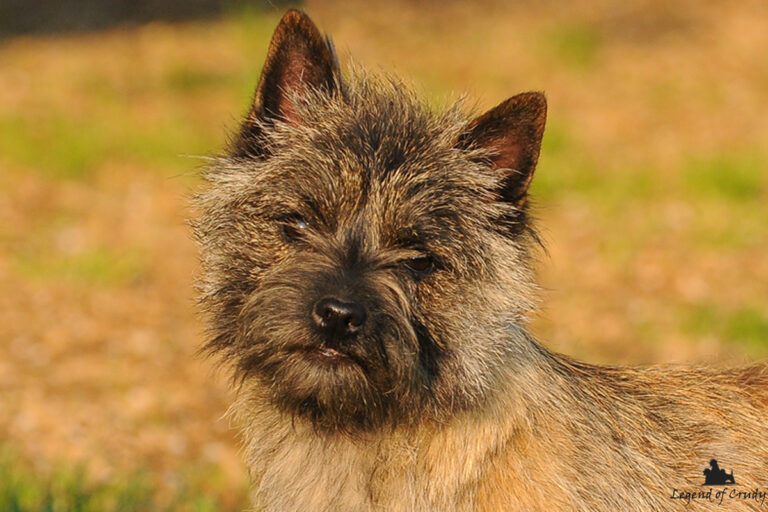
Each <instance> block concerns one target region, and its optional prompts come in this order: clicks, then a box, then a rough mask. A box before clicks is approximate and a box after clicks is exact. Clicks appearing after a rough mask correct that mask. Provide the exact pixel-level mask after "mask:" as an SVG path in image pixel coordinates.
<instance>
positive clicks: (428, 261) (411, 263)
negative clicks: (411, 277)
mask: <svg viewBox="0 0 768 512" xmlns="http://www.w3.org/2000/svg"><path fill="white" fill-rule="evenodd" d="M403 265H405V268H407V269H408V270H411V271H413V272H416V273H417V274H426V273H428V272H431V271H432V269H434V268H435V262H434V260H433V259H432V256H430V255H428V254H424V255H421V256H416V257H414V258H408V259H407V260H405V261H404V262H403Z"/></svg>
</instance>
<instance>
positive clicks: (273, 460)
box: [249, 436, 471, 512]
mask: <svg viewBox="0 0 768 512" xmlns="http://www.w3.org/2000/svg"><path fill="white" fill-rule="evenodd" d="M291 437H292V438H290V440H289V438H288V437H282V438H281V440H280V442H276V443H269V444H267V443H263V444H261V445H260V447H259V448H257V449H256V451H258V452H259V453H254V452H252V453H251V454H250V455H251V457H249V458H250V460H252V461H254V464H253V465H252V468H251V469H252V472H253V474H254V477H255V481H256V483H257V485H256V489H255V492H256V496H255V498H256V502H257V503H258V504H259V506H261V507H262V508H263V509H264V510H265V512H272V511H280V512H284V511H292V510H312V511H334V512H347V511H349V512H353V511H354V512H368V511H370V512H374V511H377V512H378V511H384V510H386V511H390V512H400V511H402V512H419V511H427V510H462V506H461V502H462V501H464V499H466V496H465V497H462V492H461V490H462V487H463V485H462V481H463V480H464V478H466V475H467V472H468V469H469V468H468V467H467V458H466V456H465V455H464V454H461V453H449V452H447V451H446V452H443V453H439V454H433V453H430V452H429V450H425V449H424V448H417V447H416V446H415V445H413V444H411V443H409V442H406V441H405V440H395V441H393V440H388V442H387V443H360V442H353V441H349V440H340V441H333V442H329V441H327V440H323V441H320V440H318V439H317V438H313V436H307V437H300V436H291ZM432 455H439V456H440V457H441V458H444V459H450V460H451V461H452V462H450V463H448V464H446V463H445V461H440V462H438V461H436V460H434V457H433V456H432ZM256 461H258V462H256ZM435 468H440V470H439V473H438V472H437V471H436V470H435ZM470 472H471V471H470Z"/></svg>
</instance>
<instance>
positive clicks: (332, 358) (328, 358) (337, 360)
mask: <svg viewBox="0 0 768 512" xmlns="http://www.w3.org/2000/svg"><path fill="white" fill-rule="evenodd" d="M300 352H301V353H302V354H303V355H304V357H306V358H307V359H310V360H311V361H313V362H316V363H319V364H333V365H339V364H358V365H359V364H360V362H359V361H358V358H357V357H355V356H354V355H352V354H350V353H349V352H347V351H346V350H343V349H341V348H334V347H329V346H328V345H325V344H323V345H319V346H316V347H311V348H304V349H302V350H300Z"/></svg>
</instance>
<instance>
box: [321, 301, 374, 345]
mask: <svg viewBox="0 0 768 512" xmlns="http://www.w3.org/2000/svg"><path fill="white" fill-rule="evenodd" d="M312 319H313V320H314V321H315V324H316V325H317V326H318V327H319V328H320V329H322V330H323V331H324V332H325V333H326V334H327V335H329V336H334V337H344V336H349V335H351V334H355V333H356V332H357V331H359V330H360V327H361V326H362V325H363V322H365V309H364V308H363V306H361V305H360V304H358V303H357V302H342V301H340V300H338V299H335V298H333V297H325V298H324V299H320V300H319V301H317V303H315V307H314V309H313V310H312Z"/></svg>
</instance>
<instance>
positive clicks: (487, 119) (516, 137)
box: [459, 92, 547, 208]
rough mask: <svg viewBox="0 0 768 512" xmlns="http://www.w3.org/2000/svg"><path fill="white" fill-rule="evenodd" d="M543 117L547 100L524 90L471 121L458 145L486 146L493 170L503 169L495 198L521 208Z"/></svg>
mask: <svg viewBox="0 0 768 512" xmlns="http://www.w3.org/2000/svg"><path fill="white" fill-rule="evenodd" d="M546 118H547V100H546V98H545V97H544V95H543V94H542V93H540V92H525V93H522V94H518V95H517V96H513V97H511V98H509V99H508V100H506V101H504V102H502V103H500V104H499V105H497V106H496V107H494V108H492V109H491V110H489V111H488V112H486V113H485V114H483V115H481V116H480V117H478V118H477V119H475V120H474V121H472V122H471V123H470V124H469V126H468V127H467V131H466V132H465V133H464V134H463V135H462V136H461V138H460V140H459V146H460V147H462V148H466V149H470V148H474V149H487V150H489V156H488V158H487V160H486V161H487V162H488V163H489V164H490V166H491V167H492V168H493V169H506V170H507V176H506V179H505V180H504V183H503V185H502V188H501V190H500V191H499V196H500V197H499V198H500V199H501V200H503V201H507V202H509V203H512V204H514V205H515V206H516V207H518V208H521V207H522V206H523V205H524V204H525V201H526V199H527V198H528V187H529V186H530V184H531V180H532V179H533V171H534V170H535V169H536V162H537V161H538V159H539V151H540V150H541V138H542V136H543V135H544V124H545V122H546Z"/></svg>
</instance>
